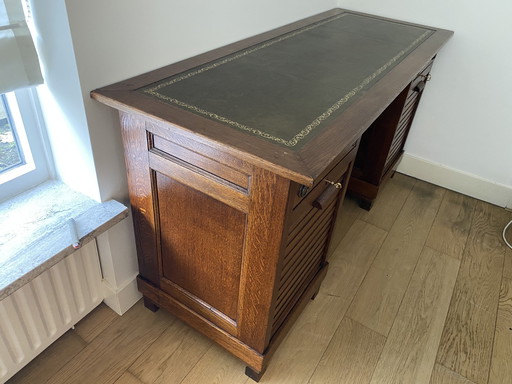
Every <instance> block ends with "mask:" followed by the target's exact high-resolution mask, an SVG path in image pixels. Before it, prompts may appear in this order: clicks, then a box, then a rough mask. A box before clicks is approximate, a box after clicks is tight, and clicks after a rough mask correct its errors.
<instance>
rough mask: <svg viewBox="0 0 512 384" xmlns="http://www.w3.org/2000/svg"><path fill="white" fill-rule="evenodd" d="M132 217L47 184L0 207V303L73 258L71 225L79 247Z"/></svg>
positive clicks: (59, 185)
mask: <svg viewBox="0 0 512 384" xmlns="http://www.w3.org/2000/svg"><path fill="white" fill-rule="evenodd" d="M127 216H128V209H127V208H126V207H125V206H124V205H122V204H121V203H118V202H117V201H114V200H111V201H108V202H105V203H98V202H96V201H94V200H92V199H90V198H88V197H86V196H83V195H81V194H80V193H78V192H75V191H73V190H71V189H70V188H69V187H67V186H66V185H65V184H63V183H59V182H55V181H52V182H46V183H44V184H42V185H40V186H38V187H36V188H34V189H32V190H30V191H28V192H26V193H23V194H21V195H19V196H17V197H15V198H13V199H11V200H8V201H5V202H3V203H2V204H0V300H2V299H3V298H5V297H6V296H8V295H10V294H11V293H13V292H14V291H16V290H17V289H18V288H20V287H22V286H23V285H25V284H26V283H27V282H28V281H30V280H31V279H33V278H35V277H37V276H38V275H39V274H41V273H42V272H44V271H45V270H47V269H49V268H51V267H52V266H53V265H55V264H56V263H58V262H59V261H61V260H62V259H63V258H65V257H66V256H68V255H70V254H71V253H73V251H74V250H75V249H74V248H73V245H72V243H73V238H72V233H71V231H70V230H69V224H68V222H69V219H74V220H75V222H76V228H77V233H78V238H79V240H80V243H81V244H85V243H87V242H89V241H90V240H92V239H94V238H95V237H96V236H98V235H99V234H101V233H103V232H105V231H106V230H108V229H109V228H111V227H112V226H113V225H115V224H116V223H118V222H119V221H121V220H122V219H124V218H125V217H127Z"/></svg>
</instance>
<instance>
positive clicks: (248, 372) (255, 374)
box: [245, 367, 265, 383]
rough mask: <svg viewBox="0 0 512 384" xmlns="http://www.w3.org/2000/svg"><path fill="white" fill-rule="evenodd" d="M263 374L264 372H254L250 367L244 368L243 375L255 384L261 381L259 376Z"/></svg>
mask: <svg viewBox="0 0 512 384" xmlns="http://www.w3.org/2000/svg"><path fill="white" fill-rule="evenodd" d="M264 373H265V371H261V372H256V371H255V370H253V369H252V368H251V367H245V374H246V375H247V376H249V377H250V378H251V379H253V380H254V381H255V382H257V383H258V382H259V381H260V380H261V376H263V374H264Z"/></svg>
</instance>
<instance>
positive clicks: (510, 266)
mask: <svg viewBox="0 0 512 384" xmlns="http://www.w3.org/2000/svg"><path fill="white" fill-rule="evenodd" d="M503 276H504V277H506V278H507V279H512V249H511V248H508V247H507V248H506V250H505V264H504V266H503Z"/></svg>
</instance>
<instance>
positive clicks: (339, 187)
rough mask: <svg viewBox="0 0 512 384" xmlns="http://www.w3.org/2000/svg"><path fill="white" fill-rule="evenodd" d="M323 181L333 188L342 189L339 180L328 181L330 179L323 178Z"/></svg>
mask: <svg viewBox="0 0 512 384" xmlns="http://www.w3.org/2000/svg"><path fill="white" fill-rule="evenodd" d="M324 181H325V182H326V183H328V184H331V185H333V186H334V188H336V189H342V188H343V184H341V183H340V182H337V183H335V182H334V181H330V180H327V179H324Z"/></svg>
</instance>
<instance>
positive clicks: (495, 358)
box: [489, 278, 512, 384]
mask: <svg viewBox="0 0 512 384" xmlns="http://www.w3.org/2000/svg"><path fill="white" fill-rule="evenodd" d="M511 382H512V280H510V279H505V278H504V279H503V282H502V285H501V294H500V302H499V305H498V318H497V321H496V333H495V336H494V348H493V354H492V363H491V373H490V376H489V384H510V383H511Z"/></svg>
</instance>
